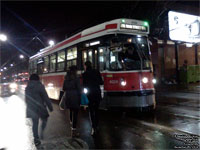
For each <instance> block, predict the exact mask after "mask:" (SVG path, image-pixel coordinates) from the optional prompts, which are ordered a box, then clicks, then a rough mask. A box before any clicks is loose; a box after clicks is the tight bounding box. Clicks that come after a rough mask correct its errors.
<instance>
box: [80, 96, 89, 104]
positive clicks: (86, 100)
mask: <svg viewBox="0 0 200 150" xmlns="http://www.w3.org/2000/svg"><path fill="white" fill-rule="evenodd" d="M88 103H89V100H88V98H87V96H86V94H84V93H82V94H81V105H88Z"/></svg>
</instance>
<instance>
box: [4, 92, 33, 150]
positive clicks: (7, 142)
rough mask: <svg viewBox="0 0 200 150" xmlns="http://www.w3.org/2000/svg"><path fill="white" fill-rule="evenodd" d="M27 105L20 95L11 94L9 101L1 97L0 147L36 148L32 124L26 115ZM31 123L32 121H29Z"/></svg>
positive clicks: (22, 149) (15, 149)
mask: <svg viewBox="0 0 200 150" xmlns="http://www.w3.org/2000/svg"><path fill="white" fill-rule="evenodd" d="M25 110H26V105H25V103H24V101H22V100H21V99H20V98H19V97H18V96H15V95H13V96H11V97H9V98H8V99H7V103H5V102H4V100H3V99H1V98H0V118H1V123H0V141H1V142H0V149H1V148H6V149H7V150H25V149H33V150H34V149H35V147H34V145H33V144H32V143H33V137H32V131H31V126H30V125H28V124H27V119H26V116H25ZM29 124H30V123H29Z"/></svg>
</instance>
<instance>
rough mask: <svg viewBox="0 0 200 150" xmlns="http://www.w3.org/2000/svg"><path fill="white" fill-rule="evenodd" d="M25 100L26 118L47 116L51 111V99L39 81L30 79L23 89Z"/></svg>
mask: <svg viewBox="0 0 200 150" xmlns="http://www.w3.org/2000/svg"><path fill="white" fill-rule="evenodd" d="M25 101H26V105H27V111H26V115H27V117H28V118H47V117H49V113H48V111H47V108H46V107H48V109H49V110H50V111H53V107H52V104H51V101H50V99H49V97H48V95H47V92H46V90H45V87H44V85H42V83H41V82H40V81H35V80H31V81H29V82H28V85H27V87H26V89H25Z"/></svg>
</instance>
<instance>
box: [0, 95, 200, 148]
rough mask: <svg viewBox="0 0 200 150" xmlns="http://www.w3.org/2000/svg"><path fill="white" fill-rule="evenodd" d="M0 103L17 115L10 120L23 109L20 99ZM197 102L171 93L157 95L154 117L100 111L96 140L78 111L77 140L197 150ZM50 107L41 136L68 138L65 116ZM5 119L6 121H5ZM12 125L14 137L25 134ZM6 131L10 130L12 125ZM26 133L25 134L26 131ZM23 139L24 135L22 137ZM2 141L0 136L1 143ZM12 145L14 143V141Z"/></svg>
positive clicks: (92, 143)
mask: <svg viewBox="0 0 200 150" xmlns="http://www.w3.org/2000/svg"><path fill="white" fill-rule="evenodd" d="M190 94H191V93H190ZM184 96H185V97H184ZM174 97H175V98H174ZM0 100H1V102H0V104H1V105H0V106H2V104H3V103H4V104H5V106H7V108H9V107H15V108H16V110H15V111H16V113H14V114H12V115H10V117H13V118H15V114H17V112H19V111H20V110H21V109H25V107H24V106H23V105H20V103H21V104H23V102H22V101H23V95H20V96H18V95H17V96H11V97H5V98H0ZM16 101H17V103H16ZM20 101H21V102H20ZM199 102H200V100H199V95H187V93H185V94H184V93H178V94H175V95H173V93H172V94H171V95H170V94H167V96H166V95H163V94H162V95H160V94H158V95H157V109H156V111H155V112H153V113H139V112H136V111H132V110H129V111H122V110H100V124H99V125H100V128H99V132H98V134H97V135H96V136H95V137H92V136H91V135H90V131H91V125H90V121H89V117H88V110H84V109H81V111H80V114H79V122H78V128H79V132H80V139H82V140H84V141H85V142H86V143H87V144H88V145H89V148H90V149H148V150H151V149H152V150H162V149H199V146H200V145H199V144H200V142H199V140H200V139H199V137H200V118H199V117H200V112H199V106H200V105H199ZM53 106H54V112H53V113H52V114H51V117H50V118H49V122H48V123H49V124H48V126H47V129H46V131H45V135H44V137H45V140H51V139H52V138H54V139H55V138H61V137H69V136H70V124H69V121H68V112H66V113H64V112H61V111H60V110H59V108H58V105H57V104H53ZM0 111H1V116H0V118H1V117H2V116H3V114H5V112H3V111H6V110H5V108H4V109H1V110H0ZM22 114H23V113H21V115H22ZM4 119H6V118H5V117H4ZM1 120H2V119H1ZM7 121H8V120H7ZM14 122H17V123H16V124H15V126H16V127H15V130H13V131H12V132H16V131H17V132H16V133H14V134H15V135H16V134H19V133H24V132H25V131H24V130H23V132H20V129H19V130H18V129H17V128H19V127H20V124H21V123H20V120H14V119H12V122H10V123H14ZM21 122H23V120H21ZM18 124H19V125H18ZM5 126H6V125H5ZM5 126H2V124H1V125H0V127H1V128H3V127H4V128H5ZM8 127H12V125H10V126H8ZM6 129H8V130H9V132H6V131H5V130H4V131H3V132H4V133H5V135H7V137H6V138H7V139H9V138H10V136H11V137H12V136H13V134H12V132H10V129H9V128H6ZM0 130H1V129H0ZM21 131H22V130H21ZM29 132H30V129H29ZM6 133H8V134H6ZM26 133H28V131H27V130H26ZM26 135H27V134H24V136H26ZM16 136H17V135H16ZM31 136H32V135H31V133H29V136H28V137H24V138H25V139H26V140H27V141H30V139H31V138H32V137H31ZM1 138H2V137H1V136H0V141H1ZM3 138H4V137H3ZM11 139H12V138H11ZM4 141H5V139H4ZM8 141H9V140H8ZM13 141H15V140H14V139H13ZM11 143H12V142H11V141H10V142H7V143H6V142H4V144H7V145H9V144H10V145H13V144H11ZM27 143H30V142H27ZM2 145H3V144H2ZM11 147H12V146H11ZM30 147H32V146H30V145H27V149H29V148H30ZM0 148H1V142H0Z"/></svg>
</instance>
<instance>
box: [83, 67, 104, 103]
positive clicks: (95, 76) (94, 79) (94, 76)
mask: <svg viewBox="0 0 200 150" xmlns="http://www.w3.org/2000/svg"><path fill="white" fill-rule="evenodd" d="M82 78H83V87H84V88H87V89H88V93H87V96H88V98H89V101H97V102H99V101H100V100H101V99H102V97H101V89H100V85H103V80H102V78H101V74H100V72H99V71H97V70H95V69H90V68H89V69H87V70H86V71H85V72H84V73H83V74H82Z"/></svg>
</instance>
